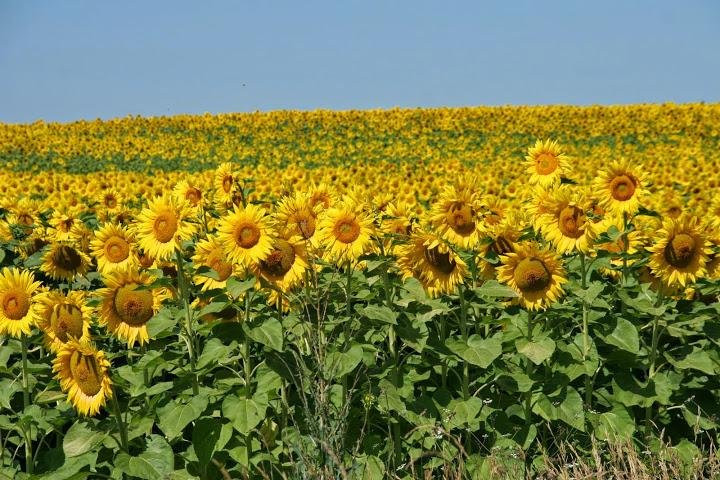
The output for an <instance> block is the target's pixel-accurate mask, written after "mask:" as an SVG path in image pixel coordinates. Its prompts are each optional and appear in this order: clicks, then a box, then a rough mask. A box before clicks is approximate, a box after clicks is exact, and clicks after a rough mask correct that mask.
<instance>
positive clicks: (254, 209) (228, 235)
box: [217, 204, 273, 268]
mask: <svg viewBox="0 0 720 480" xmlns="http://www.w3.org/2000/svg"><path fill="white" fill-rule="evenodd" d="M272 230H273V229H272V224H271V219H270V217H268V216H267V215H265V209H264V208H262V207H258V206H256V205H252V204H250V205H247V206H246V207H242V206H239V205H236V206H235V209H234V210H233V211H232V212H230V213H229V214H227V215H225V216H224V217H222V218H221V219H220V222H219V223H218V234H217V235H218V241H219V242H220V244H221V245H222V246H223V248H224V249H225V252H226V253H227V257H228V258H229V259H230V260H231V261H232V262H233V263H237V264H240V265H241V266H242V267H243V268H251V267H252V266H253V265H254V264H255V263H257V262H259V261H260V260H262V259H263V258H265V257H266V256H267V255H268V254H269V253H270V250H271V249H272V234H273V231H272Z"/></svg>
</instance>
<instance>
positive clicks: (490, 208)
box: [480, 195, 508, 227]
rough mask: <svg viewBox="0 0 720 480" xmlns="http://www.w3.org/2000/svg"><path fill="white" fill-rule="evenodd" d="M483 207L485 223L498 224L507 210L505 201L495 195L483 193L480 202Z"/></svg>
mask: <svg viewBox="0 0 720 480" xmlns="http://www.w3.org/2000/svg"><path fill="white" fill-rule="evenodd" d="M480 204H481V206H482V209H483V221H484V222H485V225H489V226H491V227H492V226H493V225H498V224H499V223H500V222H502V221H503V219H504V218H505V215H506V212H507V208H508V207H507V203H506V202H505V201H503V200H502V199H500V198H498V197H497V196H495V195H485V196H484V197H483V199H482V202H481V203H480Z"/></svg>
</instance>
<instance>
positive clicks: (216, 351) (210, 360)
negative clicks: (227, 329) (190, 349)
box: [196, 338, 232, 369]
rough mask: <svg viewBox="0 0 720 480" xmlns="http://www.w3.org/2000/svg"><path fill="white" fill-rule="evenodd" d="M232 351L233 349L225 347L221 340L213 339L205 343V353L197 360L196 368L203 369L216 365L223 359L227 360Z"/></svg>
mask: <svg viewBox="0 0 720 480" xmlns="http://www.w3.org/2000/svg"><path fill="white" fill-rule="evenodd" d="M231 351H232V349H231V348H230V347H228V346H227V345H224V344H223V343H222V342H221V341H220V340H219V339H217V338H211V339H209V340H208V341H207V342H205V346H204V347H203V351H202V353H201V354H200V356H199V357H198V359H197V364H196V367H197V368H198V369H202V368H205V367H208V366H210V365H213V364H216V363H218V362H219V361H220V360H222V359H223V358H227V356H228V354H229V353H230V352H231Z"/></svg>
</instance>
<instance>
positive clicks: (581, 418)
mask: <svg viewBox="0 0 720 480" xmlns="http://www.w3.org/2000/svg"><path fill="white" fill-rule="evenodd" d="M532 410H533V412H535V413H536V414H538V415H540V416H541V417H543V418H544V419H546V420H561V421H563V422H565V423H567V424H568V425H570V426H572V427H575V428H577V429H578V430H582V431H584V430H585V410H584V408H583V401H582V398H581V397H580V394H579V393H578V392H577V391H576V390H575V389H574V388H572V387H568V389H567V391H566V392H565V396H564V397H563V398H562V399H559V398H553V399H550V398H549V397H547V396H546V395H545V394H542V393H540V394H537V395H536V396H535V401H534V404H533V407H532Z"/></svg>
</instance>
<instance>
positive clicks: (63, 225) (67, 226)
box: [58, 218, 75, 233]
mask: <svg viewBox="0 0 720 480" xmlns="http://www.w3.org/2000/svg"><path fill="white" fill-rule="evenodd" d="M74 223H75V220H74V219H72V218H65V219H63V220H61V221H60V223H59V225H58V227H59V230H60V231H62V232H65V233H67V232H69V231H70V230H72V226H73V224H74Z"/></svg>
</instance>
